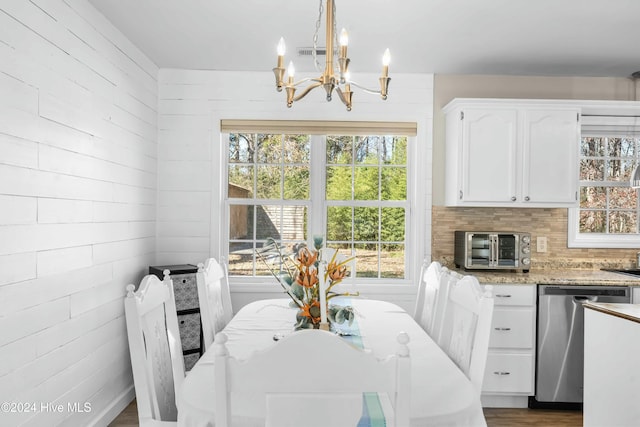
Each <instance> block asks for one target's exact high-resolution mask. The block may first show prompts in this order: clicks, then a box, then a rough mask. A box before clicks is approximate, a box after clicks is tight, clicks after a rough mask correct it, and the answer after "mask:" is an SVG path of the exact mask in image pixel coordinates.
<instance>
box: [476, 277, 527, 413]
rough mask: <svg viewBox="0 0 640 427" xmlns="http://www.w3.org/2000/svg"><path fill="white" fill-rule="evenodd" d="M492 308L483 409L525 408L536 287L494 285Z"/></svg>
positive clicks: (483, 386) (483, 387)
mask: <svg viewBox="0 0 640 427" xmlns="http://www.w3.org/2000/svg"><path fill="white" fill-rule="evenodd" d="M492 286H493V296H494V299H495V307H494V311H493V320H492V322H491V337H490V341H489V355H488V357H487V365H486V369H485V376H484V382H483V385H482V403H483V406H485V407H526V406H527V404H528V396H530V395H533V393H534V378H535V363H534V361H535V336H536V333H535V331H536V329H535V328H536V287H535V285H510V284H494V285H492Z"/></svg>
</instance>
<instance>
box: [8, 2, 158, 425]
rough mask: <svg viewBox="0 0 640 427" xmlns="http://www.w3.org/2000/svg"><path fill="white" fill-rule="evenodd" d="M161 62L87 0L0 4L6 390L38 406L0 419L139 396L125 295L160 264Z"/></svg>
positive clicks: (13, 421)
mask: <svg viewBox="0 0 640 427" xmlns="http://www.w3.org/2000/svg"><path fill="white" fill-rule="evenodd" d="M157 73H158V69H157V67H156V66H155V65H154V64H153V63H151V62H150V61H149V60H148V59H147V58H146V57H145V56H144V55H143V54H142V53H140V52H139V51H138V50H137V48H135V47H134V46H133V45H132V44H131V43H130V42H129V41H128V40H127V39H126V38H125V37H124V36H122V35H121V34H120V33H119V32H118V31H117V30H115V29H114V28H113V27H112V25H111V24H110V23H109V22H108V21H107V20H106V19H105V18H104V17H103V16H102V15H100V14H99V13H98V12H97V11H96V10H95V9H94V8H93V7H92V6H90V5H89V3H88V2H86V0H28V1H27V0H3V1H2V2H1V3H0V361H2V363H0V401H2V402H20V403H32V404H34V405H35V409H36V411H35V412H26V411H22V412H20V413H6V412H2V413H0V425H7V426H9V425H11V426H52V425H68V426H85V425H91V424H92V423H94V422H97V423H98V424H100V425H104V424H105V423H107V422H109V421H110V420H111V419H112V418H113V417H114V416H115V415H116V414H117V413H118V412H119V411H120V410H121V409H122V405H126V404H127V403H128V401H129V400H130V399H131V397H132V396H133V394H132V384H133V382H132V378H131V368H130V361H129V351H128V345H127V338H126V328H125V322H124V317H123V315H124V313H123V297H124V294H125V292H124V289H125V286H126V284H127V283H132V282H139V280H140V279H141V277H142V276H143V275H144V274H145V273H146V271H147V267H148V266H149V265H152V264H154V263H155V245H156V208H157V201H156V199H157V181H158V179H157V128H158V126H157V93H158V85H157ZM49 403H51V404H54V405H59V404H61V405H63V410H62V411H51V410H47V409H46V408H47V406H46V405H47V404H49ZM85 403H88V404H89V405H90V410H89V411H86V408H85V407H84V404H85ZM69 404H71V405H74V404H79V407H78V406H76V407H75V409H78V408H82V409H84V410H85V411H84V412H80V411H78V410H74V408H73V407H72V408H69V406H68V405H69ZM41 405H45V406H44V407H43V406H41ZM43 408H44V409H43Z"/></svg>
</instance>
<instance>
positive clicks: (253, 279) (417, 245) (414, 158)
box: [218, 129, 430, 294]
mask: <svg viewBox="0 0 640 427" xmlns="http://www.w3.org/2000/svg"><path fill="white" fill-rule="evenodd" d="M231 133H233V132H231ZM378 133H380V132H376V130H375V129H372V130H371V132H370V134H372V135H373V134H378ZM383 134H384V133H383ZM397 134H399V133H397ZM228 135H229V132H227V131H223V130H221V132H220V141H221V142H222V144H221V150H220V168H219V171H220V181H219V182H220V189H219V191H220V195H221V196H222V197H221V199H220V202H221V203H220V212H221V216H220V223H219V224H218V225H219V229H218V235H219V236H220V238H221V242H222V244H221V245H220V246H219V254H220V256H221V258H223V259H226V258H227V257H228V244H227V243H226V242H228V241H229V227H228V221H229V219H228V218H227V209H226V206H227V201H226V200H223V199H224V198H225V197H226V195H227V190H226V189H225V188H224V185H225V184H226V182H227V176H225V174H226V172H227V164H228V163H227V161H228V149H229V147H228V144H227V143H226V141H228ZM311 138H312V142H313V140H314V136H313V135H312V137H311ZM418 140H419V138H418V137H417V136H407V164H406V168H407V205H408V208H407V210H406V216H405V218H406V223H405V227H406V238H405V269H406V272H405V277H404V278H403V279H391V278H388V279H387V278H381V279H378V278H358V279H357V280H356V282H355V283H354V284H353V285H352V286H353V288H354V290H356V291H360V292H361V293H364V294H367V293H369V292H373V293H377V294H389V293H395V294H405V293H413V292H415V288H414V285H415V282H416V275H417V273H416V272H414V270H416V268H414V267H415V266H418V268H419V266H420V265H421V263H422V260H423V258H424V256H423V255H422V253H423V252H424V246H423V245H424V243H423V242H420V241H419V240H420V237H419V236H421V235H422V232H423V230H424V228H423V225H422V224H423V223H424V218H422V219H421V218H418V217H417V216H416V215H414V214H413V213H415V212H418V211H420V210H422V209H421V208H422V204H423V203H424V198H421V197H420V193H421V192H420V190H422V189H423V188H422V187H421V186H420V184H419V180H420V178H421V177H422V176H423V173H421V172H420V171H418V169H419V168H418V167H417V165H418V162H419V159H420V158H422V153H421V150H422V147H418ZM322 147H324V145H323V146H322ZM322 147H319V144H313V143H312V144H311V157H312V159H313V157H314V152H316V156H318V153H317V150H320V149H321V148H322ZM321 157H322V158H324V152H322V153H321ZM312 162H313V160H312ZM323 164H324V161H323ZM318 171H319V172H318ZM317 173H322V171H321V168H313V167H312V171H311V174H312V175H311V179H312V182H313V180H314V178H313V177H314V174H317ZM324 193H325V184H324V182H322V183H321V185H317V178H316V182H315V183H313V184H312V185H311V191H310V197H311V198H313V197H318V194H320V195H321V196H320V197H321V198H320V199H319V200H324ZM429 194H430V191H429ZM326 206H327V204H325V203H323V209H322V211H323V212H324V214H323V215H322V217H320V218H319V217H318V216H317V215H315V216H314V215H312V213H311V210H310V211H309V221H310V223H311V230H312V231H311V232H313V231H314V230H318V227H320V228H321V229H323V228H324V222H325V221H326V218H325V217H324V215H326ZM428 219H429V221H430V216H429V218H428ZM416 249H421V250H416ZM427 249H428V250H430V248H427ZM356 265H357V260H356ZM356 268H357V267H356ZM266 277H267V276H264V277H263V276H247V277H242V276H233V277H231V283H232V286H233V287H234V289H235V290H241V291H247V292H254V293H255V292H272V291H274V290H279V288H278V287H277V284H274V285H273V286H271V288H269V287H267V286H265V284H264V283H263V282H264V281H265V280H267V279H265V278H266Z"/></svg>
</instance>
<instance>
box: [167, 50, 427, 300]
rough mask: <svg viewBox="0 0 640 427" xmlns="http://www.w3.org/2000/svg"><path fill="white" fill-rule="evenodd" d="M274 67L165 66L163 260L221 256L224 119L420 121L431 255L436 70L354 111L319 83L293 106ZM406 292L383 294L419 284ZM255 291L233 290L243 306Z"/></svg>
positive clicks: (372, 80)
mask: <svg viewBox="0 0 640 427" xmlns="http://www.w3.org/2000/svg"><path fill="white" fill-rule="evenodd" d="M269 46H271V45H269ZM274 52H275V49H274ZM274 61H275V53H274ZM270 66H271V64H265V68H266V70H265V72H221V71H195V70H170V69H162V70H160V73H159V115H158V120H159V126H158V148H159V149H158V171H159V172H158V174H159V176H158V187H159V192H158V205H159V206H158V262H159V263H166V264H173V263H183V262H185V263H198V262H202V261H203V260H204V259H205V258H207V257H208V256H214V257H218V256H219V254H220V252H221V248H223V247H224V246H225V245H226V244H227V243H226V242H222V241H221V239H220V237H219V229H218V224H219V220H220V216H219V213H218V212H219V211H220V210H219V207H220V204H221V198H222V197H223V196H222V194H223V193H222V189H221V188H220V166H221V164H222V163H221V161H220V151H221V147H220V140H219V121H220V119H285V120H287V119H289V120H296V119H300V120H305V119H307V120H380V121H394V120H395V121H417V122H418V123H419V129H418V132H419V135H418V144H419V149H418V159H417V160H416V164H417V165H419V167H417V168H416V171H417V173H420V174H421V175H420V177H421V178H420V182H419V184H420V188H417V189H414V190H415V191H416V195H417V196H416V198H417V199H419V201H420V205H419V206H417V210H418V215H419V218H420V219H419V221H418V222H419V227H421V229H420V230H416V231H417V232H418V235H420V236H424V239H423V241H422V243H423V247H422V248H421V249H420V251H421V253H425V254H426V255H427V256H430V241H431V235H430V230H431V225H430V224H431V222H430V221H431V187H432V185H431V151H432V135H431V123H432V119H433V75H431V74H403V75H393V74H392V81H391V84H390V89H389V92H390V94H389V98H388V99H387V100H386V101H382V100H380V98H379V97H378V96H375V95H369V94H366V93H364V92H362V91H360V90H356V93H355V94H354V101H353V103H354V106H353V110H352V111H351V112H347V111H346V109H345V107H344V105H342V103H341V102H340V100H339V99H338V98H337V95H336V97H335V98H336V99H334V100H333V101H332V102H330V103H328V102H326V100H325V92H324V91H323V90H321V89H316V90H315V91H313V92H311V93H310V94H309V95H307V97H306V98H305V99H304V100H302V101H300V102H299V103H296V104H294V106H293V107H292V108H291V109H288V108H287V107H286V102H285V99H286V98H285V94H284V92H282V93H278V92H276V90H275V87H274V81H273V73H272V72H271V71H270V70H268V68H269V67H270ZM391 72H393V70H392V69H391ZM300 77H301V78H302V77H311V75H306V76H305V75H302V76H300ZM313 77H315V76H313ZM378 77H379V76H378V75H377V74H365V75H360V76H357V77H356V76H354V79H357V80H358V81H359V82H360V83H362V84H365V85H367V86H369V87H373V88H375V87H377V85H378ZM421 261H422V256H421V257H420V262H421ZM420 262H419V263H418V264H417V266H418V268H419V266H420ZM416 274H417V272H416ZM407 292H408V294H407V295H404V296H399V295H395V296H391V297H389V295H386V296H384V298H387V299H388V298H392V299H393V298H396V301H398V299H403V298H404V299H405V300H406V301H407V302H410V303H412V301H413V295H412V293H414V292H415V290H414V289H410V290H408V291H407ZM256 298H258V294H257V293H256V294H253V295H248V296H247V295H244V296H242V297H239V296H238V295H237V294H236V295H234V301H239V302H240V305H243V304H245V303H246V302H248V301H251V300H253V299H256Z"/></svg>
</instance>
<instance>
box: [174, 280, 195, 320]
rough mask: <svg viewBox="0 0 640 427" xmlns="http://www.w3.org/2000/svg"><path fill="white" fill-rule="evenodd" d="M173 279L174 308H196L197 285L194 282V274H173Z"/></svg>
mask: <svg viewBox="0 0 640 427" xmlns="http://www.w3.org/2000/svg"><path fill="white" fill-rule="evenodd" d="M171 280H172V281H173V294H174V297H175V300H176V310H178V311H180V310H188V309H190V308H198V307H200V304H198V286H197V284H196V275H195V274H194V273H189V274H175V275H172V276H171Z"/></svg>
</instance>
